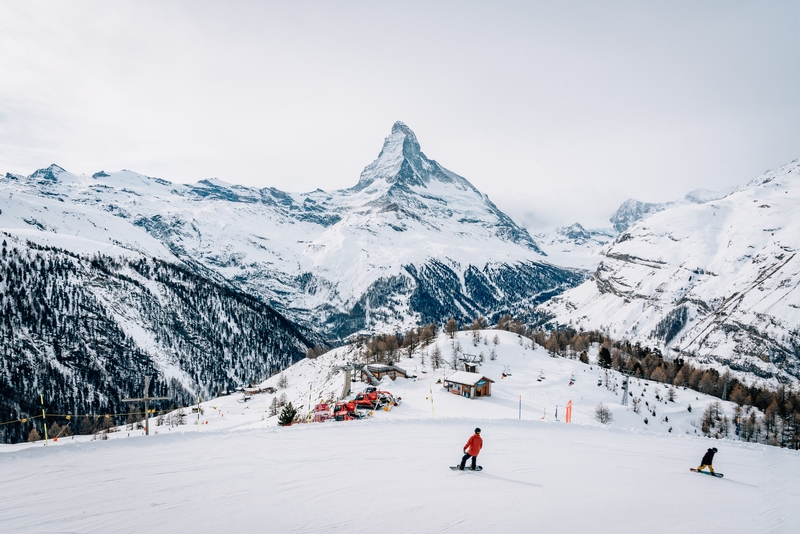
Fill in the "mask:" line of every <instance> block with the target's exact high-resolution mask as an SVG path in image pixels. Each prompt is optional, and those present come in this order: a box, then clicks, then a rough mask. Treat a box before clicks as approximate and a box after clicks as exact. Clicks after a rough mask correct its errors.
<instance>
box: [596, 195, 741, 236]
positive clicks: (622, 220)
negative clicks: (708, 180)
mask: <svg viewBox="0 0 800 534" xmlns="http://www.w3.org/2000/svg"><path fill="white" fill-rule="evenodd" d="M727 194H728V192H723V191H711V190H709V189H695V190H694V191H690V192H689V193H687V194H686V196H684V197H683V198H682V199H680V200H678V201H675V202H661V203H651V202H641V201H639V200H636V199H633V198H629V199H628V200H626V201H625V202H623V203H622V204H621V205H620V207H619V208H617V211H616V212H614V215H612V216H611V219H609V222H611V225H612V226H613V227H614V229H615V230H616V231H617V232H619V233H622V232H624V231H625V230H627V229H628V228H630V227H631V226H633V225H634V224H636V223H637V222H639V221H641V220H642V219H644V218H646V217H649V216H650V215H653V214H654V213H658V212H660V211H664V210H665V209H668V208H674V207H677V206H685V205H687V204H705V203H706V202H711V201H712V200H719V199H720V198H723V197H725V195H727Z"/></svg>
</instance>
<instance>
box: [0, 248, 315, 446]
mask: <svg viewBox="0 0 800 534" xmlns="http://www.w3.org/2000/svg"><path fill="white" fill-rule="evenodd" d="M74 239H75V240H79V238H74ZM0 241H2V245H1V246H0V310H1V311H2V318H0V340H2V343H0V348H1V350H2V352H1V353H0V354H1V356H2V357H1V358H0V421H9V420H15V419H19V418H21V417H28V416H30V415H31V414H35V413H36V412H37V411H39V410H41V405H40V403H39V395H40V394H42V395H44V396H45V397H47V399H48V406H49V408H48V409H49V410H50V411H52V412H54V413H64V412H66V413H74V412H80V413H125V412H127V410H128V408H129V405H126V404H125V403H123V402H122V399H123V398H127V397H138V396H140V395H141V394H142V384H141V378H140V377H141V376H142V374H144V373H147V374H149V375H151V376H153V377H154V379H153V382H152V384H151V386H152V387H151V390H150V394H151V395H152V394H156V395H158V394H161V395H164V394H169V395H170V397H171V398H173V399H175V402H186V401H187V399H189V400H190V399H192V398H195V396H196V395H197V393H201V394H205V395H208V394H211V393H216V392H217V391H219V390H220V389H222V390H225V389H228V388H232V387H235V386H237V385H239V384H241V383H249V382H251V381H254V380H261V379H263V378H265V377H267V376H269V375H270V374H271V373H272V372H273V371H277V370H280V369H282V368H284V367H285V366H287V365H289V364H291V363H292V362H294V361H297V360H298V359H300V358H302V357H303V356H304V355H305V352H306V349H307V348H308V346H309V342H308V341H306V339H305V337H304V336H303V334H302V333H300V332H299V331H298V330H297V328H296V327H295V326H294V325H293V324H292V323H290V322H289V321H288V320H286V319H285V318H284V317H282V316H280V315H279V314H278V313H276V312H275V311H274V310H272V309H270V308H269V307H268V306H266V305H265V304H263V303H262V302H260V301H258V300H257V299H254V298H253V297H252V296H250V295H246V294H243V293H241V292H237V291H235V290H232V289H231V288H229V287H227V286H225V285H221V284H218V283H216V282H214V281H213V280H209V279H207V278H204V277H202V276H198V275H197V274H195V273H193V272H191V271H188V270H186V269H185V268H181V267H180V266H176V265H174V264H173V263H169V262H164V261H160V260H157V259H152V258H148V257H144V256H139V255H138V254H136V253H131V252H129V251H125V250H124V249H117V250H116V251H114V250H112V249H113V248H114V247H113V246H112V245H108V246H107V247H106V249H104V252H106V253H107V254H110V255H99V254H96V253H95V254H92V255H91V256H89V255H75V254H72V253H70V252H67V251H64V250H61V249H53V248H42V247H34V246H31V245H29V244H27V243H26V242H24V241H22V240H20V239H17V238H15V237H11V236H9V235H0ZM115 252H116V253H115ZM26 437H27V433H25V434H24V435H23V433H22V429H21V428H20V427H19V426H17V425H2V426H0V441H6V440H13V441H19V440H24V439H25V438H26Z"/></svg>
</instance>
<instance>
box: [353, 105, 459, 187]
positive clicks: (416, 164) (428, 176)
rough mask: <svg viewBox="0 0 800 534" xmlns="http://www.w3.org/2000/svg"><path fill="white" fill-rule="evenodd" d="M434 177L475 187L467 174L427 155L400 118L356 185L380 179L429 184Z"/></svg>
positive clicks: (421, 184) (400, 184)
mask: <svg viewBox="0 0 800 534" xmlns="http://www.w3.org/2000/svg"><path fill="white" fill-rule="evenodd" d="M431 180H434V181H440V182H447V183H454V182H458V183H459V184H460V186H461V187H462V188H471V189H474V188H473V187H472V185H471V184H469V182H467V181H466V180H465V179H464V178H462V177H460V176H458V175H457V174H455V173H452V172H450V171H448V170H447V169H444V168H443V167H441V166H440V165H439V164H438V163H436V162H435V161H433V160H430V159H428V158H427V157H426V156H425V154H423V153H422V150H421V149H420V146H419V141H417V136H416V135H414V132H413V131H412V130H411V128H409V127H408V126H407V125H406V124H405V123H403V122H401V121H397V122H395V123H394V124H393V125H392V131H391V133H390V134H389V136H388V137H386V139H385V140H384V141H383V147H382V148H381V152H380V154H378V157H377V159H376V160H375V161H373V162H372V163H370V164H369V165H367V166H366V167H365V168H364V171H363V172H362V173H361V178H360V179H359V181H358V184H357V185H356V186H355V187H354V189H355V190H357V191H360V190H362V189H364V188H366V187H368V186H370V185H372V184H373V183H375V182H378V181H383V182H385V183H386V184H388V185H390V186H392V185H398V186H406V187H411V186H417V187H427V184H428V183H430V182H431Z"/></svg>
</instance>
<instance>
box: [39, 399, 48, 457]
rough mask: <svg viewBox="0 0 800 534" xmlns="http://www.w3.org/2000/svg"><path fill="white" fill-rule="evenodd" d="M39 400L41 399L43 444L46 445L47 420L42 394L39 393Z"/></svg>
mask: <svg viewBox="0 0 800 534" xmlns="http://www.w3.org/2000/svg"><path fill="white" fill-rule="evenodd" d="M39 400H40V401H42V427H44V446H45V447H47V421H45V416H44V396H43V395H42V394H41V393H39Z"/></svg>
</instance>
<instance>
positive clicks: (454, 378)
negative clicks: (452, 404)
mask: <svg viewBox="0 0 800 534" xmlns="http://www.w3.org/2000/svg"><path fill="white" fill-rule="evenodd" d="M493 383H494V380H492V379H491V378H487V377H485V376H483V375H482V374H479V373H469V372H467V371H456V372H455V373H453V374H452V375H450V376H448V377H447V378H445V380H444V387H445V389H447V390H448V391H449V392H450V393H452V394H453V395H461V396H462V397H467V398H468V399H475V398H477V397H490V396H491V395H492V384H493Z"/></svg>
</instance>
